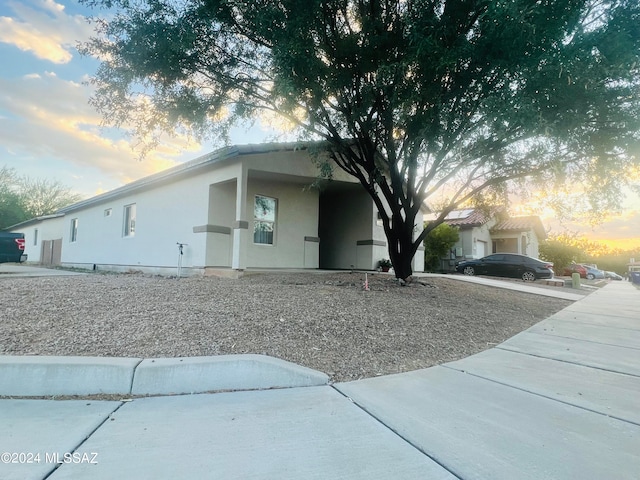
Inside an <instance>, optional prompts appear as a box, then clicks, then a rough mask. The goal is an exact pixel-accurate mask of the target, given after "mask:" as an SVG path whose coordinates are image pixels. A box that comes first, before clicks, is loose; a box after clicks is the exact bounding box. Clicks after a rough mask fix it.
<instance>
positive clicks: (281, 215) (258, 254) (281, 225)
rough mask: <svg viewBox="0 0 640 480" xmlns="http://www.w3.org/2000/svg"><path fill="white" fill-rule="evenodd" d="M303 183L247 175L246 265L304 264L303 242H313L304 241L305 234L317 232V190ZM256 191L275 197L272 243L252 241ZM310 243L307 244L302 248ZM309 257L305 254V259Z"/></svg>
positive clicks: (279, 265) (283, 265)
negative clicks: (276, 180) (261, 178)
mask: <svg viewBox="0 0 640 480" xmlns="http://www.w3.org/2000/svg"><path fill="white" fill-rule="evenodd" d="M304 187H305V186H304V185H303V184H295V183H294V184H290V183H284V182H275V181H268V180H259V179H257V180H252V179H251V176H249V182H248V185H247V190H248V191H247V211H246V213H245V215H244V217H245V218H246V219H247V221H248V222H249V232H248V233H249V238H248V242H247V257H246V261H247V267H257V268H261V267H270V268H305V244H306V243H313V242H305V237H314V238H315V237H317V236H318V197H319V195H318V191H317V190H315V189H308V188H304ZM256 195H263V196H266V197H271V198H275V199H276V201H277V205H276V226H275V234H274V244H273V245H261V244H256V243H254V242H253V224H254V221H253V220H254V218H253V207H254V199H255V196H256ZM312 247H313V246H312V245H307V246H306V250H309V249H310V248H312ZM308 253H309V252H307V254H308ZM310 261H311V259H310V258H308V259H307V263H309V262H310ZM315 263H317V261H316V262H315Z"/></svg>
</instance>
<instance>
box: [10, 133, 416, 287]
mask: <svg viewBox="0 0 640 480" xmlns="http://www.w3.org/2000/svg"><path fill="white" fill-rule="evenodd" d="M313 155H316V153H311V152H310V151H309V149H308V148H307V146H306V145H304V144H299V143H286V144H285V143H274V144H260V145H243V146H231V147H226V148H223V149H220V150H218V151H215V152H213V153H210V154H207V155H204V156H201V157H199V158H196V159H195V160H192V161H189V162H186V163H183V164H181V165H178V166H176V167H173V168H171V169H168V170H165V171H162V172H159V173H157V174H154V175H151V176H148V177H145V178H142V179H140V180H137V181H134V182H132V183H129V184H127V185H124V186H122V187H120V188H117V189H115V190H112V191H109V192H106V193H103V194H100V195H97V196H95V197H92V198H89V199H87V200H83V201H80V202H78V203H75V204H73V205H70V206H68V207H66V208H63V209H61V210H60V211H59V212H57V213H56V214H55V215H51V216H48V217H41V218H36V219H32V220H29V221H27V222H23V223H21V224H19V225H14V226H13V227H11V230H12V231H16V232H23V233H24V234H25V237H26V245H27V253H28V255H29V261H30V262H36V263H47V264H59V265H62V266H66V267H76V268H83V269H99V270H111V271H129V270H138V271H142V272H146V273H158V274H173V273H175V271H176V268H177V265H178V260H179V259H180V261H181V262H180V263H181V265H182V272H183V273H184V274H186V275H189V274H191V275H193V274H207V273H228V272H234V271H236V272H237V271H243V270H245V269H247V268H269V269H271V268H293V269H318V268H320V269H354V268H355V269H363V270H374V269H375V268H376V267H377V263H378V261H379V260H381V259H383V258H389V254H388V250H387V243H386V237H385V235H384V231H383V229H382V227H381V226H380V225H379V224H378V222H377V219H378V212H377V209H376V207H375V204H374V203H373V201H372V199H371V198H370V197H369V195H368V194H367V193H366V192H365V190H364V189H363V188H362V186H361V185H360V184H359V183H358V182H357V181H356V180H355V179H354V178H353V177H351V176H349V175H347V174H346V173H344V172H342V171H341V170H340V169H338V168H336V170H335V172H334V179H333V180H331V181H326V182H324V183H323V185H322V188H315V187H313V188H312V187H311V185H312V184H313V183H314V182H315V181H316V180H317V179H318V167H317V162H314V158H313ZM178 244H182V245H183V248H182V252H183V253H182V255H180V253H179V248H178V247H179V245H178ZM423 264H424V250H423V249H421V250H419V251H418V252H417V254H416V256H415V258H414V270H415V271H423V270H424V265H423Z"/></svg>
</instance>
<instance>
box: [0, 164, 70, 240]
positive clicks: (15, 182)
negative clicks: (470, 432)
mask: <svg viewBox="0 0 640 480" xmlns="http://www.w3.org/2000/svg"><path fill="white" fill-rule="evenodd" d="M81 199H82V197H81V196H80V195H78V194H76V193H73V192H72V191H71V190H70V189H69V188H67V187H64V186H63V185H62V184H61V183H60V182H59V181H57V180H42V179H37V178H36V179H34V178H30V177H28V176H24V175H23V176H21V175H18V173H17V172H16V171H15V169H13V168H8V167H7V166H3V167H2V168H0V229H3V228H7V227H10V226H11V225H15V224H16V223H20V222H23V221H25V220H28V219H30V218H35V217H40V216H42V215H48V214H51V213H54V212H56V211H58V210H60V209H61V208H63V207H66V206H67V205H70V204H72V203H75V202H77V201H79V200H81Z"/></svg>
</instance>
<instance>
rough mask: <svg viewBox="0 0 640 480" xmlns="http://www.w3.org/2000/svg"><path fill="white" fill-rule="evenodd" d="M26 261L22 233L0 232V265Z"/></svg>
mask: <svg viewBox="0 0 640 480" xmlns="http://www.w3.org/2000/svg"><path fill="white" fill-rule="evenodd" d="M26 260H27V256H26V255H25V253H24V233H11V232H0V263H5V262H16V263H17V262H24V261H26Z"/></svg>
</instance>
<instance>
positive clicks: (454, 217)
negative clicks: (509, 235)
mask: <svg viewBox="0 0 640 480" xmlns="http://www.w3.org/2000/svg"><path fill="white" fill-rule="evenodd" d="M490 218H491V217H490V216H489V215H488V214H487V213H486V212H483V211H482V210H480V209H477V208H469V209H465V210H453V211H452V212H450V213H449V214H448V215H447V216H446V217H445V219H444V221H445V223H447V224H448V225H451V226H452V227H460V228H471V227H479V226H481V225H484V224H485V223H487V222H488V221H489V219H490Z"/></svg>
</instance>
